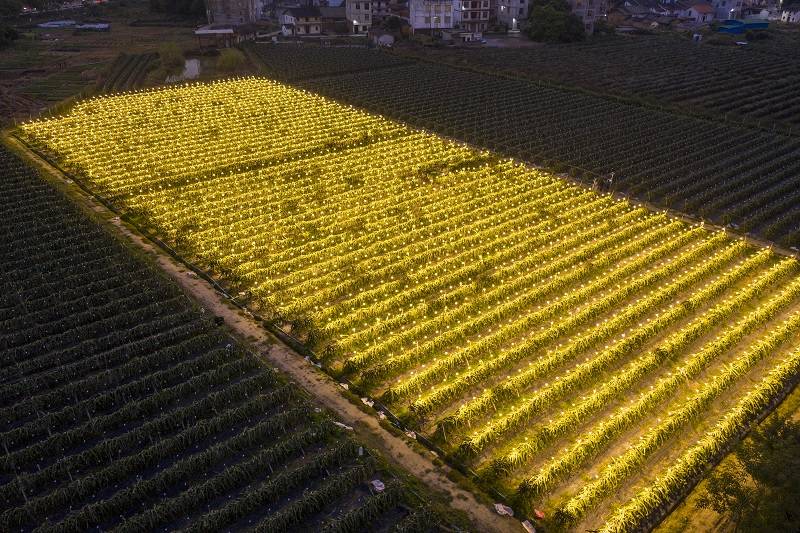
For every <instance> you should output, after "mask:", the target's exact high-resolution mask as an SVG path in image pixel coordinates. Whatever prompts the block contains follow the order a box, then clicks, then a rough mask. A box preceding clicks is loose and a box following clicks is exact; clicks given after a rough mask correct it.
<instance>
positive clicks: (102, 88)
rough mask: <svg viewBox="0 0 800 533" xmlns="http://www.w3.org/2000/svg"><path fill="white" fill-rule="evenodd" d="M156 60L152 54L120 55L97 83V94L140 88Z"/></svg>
mask: <svg viewBox="0 0 800 533" xmlns="http://www.w3.org/2000/svg"><path fill="white" fill-rule="evenodd" d="M156 58H157V56H156V54H154V53H149V54H124V53H123V54H120V55H119V57H118V58H117V59H116V60H115V61H114V63H112V64H111V67H110V68H109V69H108V71H107V72H106V74H105V76H104V77H103V78H101V79H100V80H99V81H98V83H97V87H96V89H97V92H103V93H108V92H120V91H127V90H130V89H135V88H137V87H141V85H142V83H143V82H144V80H145V77H146V76H147V73H148V72H149V71H150V70H152V69H153V68H154V67H155V64H156V63H155V60H156Z"/></svg>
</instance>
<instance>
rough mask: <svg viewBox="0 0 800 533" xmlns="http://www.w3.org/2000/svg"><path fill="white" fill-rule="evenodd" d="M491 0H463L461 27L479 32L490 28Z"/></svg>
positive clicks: (464, 29) (468, 30)
mask: <svg viewBox="0 0 800 533" xmlns="http://www.w3.org/2000/svg"><path fill="white" fill-rule="evenodd" d="M489 1H490V0H462V1H461V29H462V30H463V31H467V32H472V33H477V32H484V31H486V30H487V29H488V28H489V17H490V15H491V12H492V11H491V7H490V5H489Z"/></svg>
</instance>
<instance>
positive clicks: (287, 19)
mask: <svg viewBox="0 0 800 533" xmlns="http://www.w3.org/2000/svg"><path fill="white" fill-rule="evenodd" d="M280 23H281V32H282V33H283V34H284V35H287V36H288V35H295V36H303V35H319V34H321V33H322V14H321V13H320V11H319V8H318V7H291V8H289V9H284V10H283V11H282V12H281V15H280Z"/></svg>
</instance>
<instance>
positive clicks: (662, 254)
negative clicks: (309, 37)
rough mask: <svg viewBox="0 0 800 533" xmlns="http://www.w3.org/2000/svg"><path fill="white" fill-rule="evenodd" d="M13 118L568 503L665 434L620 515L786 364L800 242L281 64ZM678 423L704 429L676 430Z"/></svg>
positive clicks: (367, 378)
mask: <svg viewBox="0 0 800 533" xmlns="http://www.w3.org/2000/svg"><path fill="white" fill-rule="evenodd" d="M487 120H491V118H488V117H487ZM509 127H513V125H509ZM22 129H23V132H24V133H25V134H26V135H27V136H28V137H29V138H30V139H31V140H32V141H33V142H35V143H38V144H39V145H40V146H41V147H42V148H44V149H46V150H49V151H51V152H53V153H55V154H56V155H57V157H58V158H59V160H60V161H61V163H62V165H64V166H65V167H66V168H68V169H70V170H72V171H74V172H76V173H80V174H81V175H83V176H84V177H85V178H86V180H87V182H88V183H89V185H90V186H92V187H94V188H95V189H96V190H98V191H100V192H101V193H102V194H104V195H106V196H107V197H109V198H111V199H113V200H114V201H115V202H117V203H118V204H119V205H120V206H123V207H124V208H125V209H129V210H131V211H132V212H133V213H134V214H135V215H136V216H138V217H140V218H141V219H143V220H145V221H146V222H147V223H148V224H150V225H152V226H154V227H155V228H157V230H158V231H159V232H160V233H161V234H162V235H163V236H165V237H166V238H167V239H168V240H169V241H171V242H172V243H174V244H176V245H177V246H178V247H179V248H180V249H181V250H182V251H183V252H185V253H187V254H189V255H191V256H192V257H193V258H196V259H198V260H199V261H200V262H201V263H202V264H204V265H207V266H208V267H209V268H210V269H212V270H213V272H214V273H215V274H217V275H218V276H220V277H222V278H224V279H226V280H227V281H229V282H231V283H232V284H233V285H234V286H235V287H236V289H237V290H240V291H243V292H246V293H247V294H248V296H249V298H250V301H251V303H252V304H253V305H254V306H256V307H257V308H258V309H259V310H261V311H262V312H265V313H271V314H272V315H274V316H276V317H279V318H280V319H283V320H285V321H287V322H291V323H294V324H295V325H296V326H297V327H298V328H300V329H301V331H302V332H304V333H307V334H310V338H312V339H313V340H314V341H315V342H316V343H317V348H318V350H319V351H320V353H325V354H326V355H327V357H328V358H329V361H331V362H333V363H336V364H338V365H340V366H341V368H342V369H343V371H345V372H347V373H349V374H350V375H351V376H354V378H355V379H358V380H361V382H362V383H363V385H364V386H365V387H367V388H369V389H370V390H372V391H373V392H375V393H383V394H384V398H385V399H386V400H387V401H389V402H391V403H393V405H395V406H396V407H397V408H400V409H407V410H409V412H411V413H413V414H415V415H416V416H418V417H419V419H420V420H424V421H427V422H430V426H428V427H432V428H433V429H434V431H435V435H436V437H437V438H439V439H441V441H442V442H443V444H445V445H446V446H450V447H452V448H455V449H457V450H459V451H460V452H461V453H462V454H463V457H465V458H466V459H467V460H470V461H472V462H473V463H474V464H475V465H476V466H477V467H478V468H482V469H484V471H485V472H487V473H489V474H491V475H493V476H495V477H496V478H498V479H500V480H501V482H503V480H505V479H508V480H513V481H509V482H513V484H514V485H515V487H517V488H518V491H519V493H520V494H522V495H530V499H529V500H528V501H530V502H534V501H541V500H542V499H546V498H548V497H550V496H552V495H557V496H558V497H559V499H560V501H563V502H565V503H564V504H563V505H562V506H561V507H560V508H559V510H558V511H559V513H560V514H559V516H561V517H562V518H563V519H564V520H572V521H579V520H581V519H582V518H583V517H584V516H585V515H586V514H587V512H588V511H589V510H591V509H594V508H596V506H598V504H599V503H600V502H602V501H603V499H604V498H606V497H608V496H609V495H613V494H615V492H616V491H617V490H618V488H619V487H620V485H621V484H622V483H624V482H627V481H628V480H631V479H634V480H635V479H637V478H636V475H637V472H639V471H640V469H641V467H642V465H643V464H644V463H645V461H647V460H649V458H652V457H653V456H654V455H655V453H656V451H658V450H660V449H662V447H663V446H664V444H665V443H670V444H669V445H670V446H671V447H672V448H670V449H673V450H675V451H674V453H673V455H669V457H671V458H672V459H679V460H676V461H673V463H674V465H673V466H671V468H669V469H668V470H666V469H667V467H668V466H669V465H664V469H665V472H667V473H668V475H669V477H666V478H665V477H659V479H658V483H659V484H660V485H659V487H661V489H663V490H661V492H658V493H656V492H654V491H652V490H649V491H642V492H641V494H640V495H639V496H637V497H635V498H633V499H631V500H630V501H629V502H628V503H627V506H625V507H622V508H620V511H619V512H618V513H617V514H616V515H614V517H613V519H612V520H611V521H609V523H608V524H609V525H608V527H609V528H610V529H625V528H627V527H630V525H631V524H632V523H634V522H635V520H638V519H640V518H641V517H642V516H643V513H647V512H650V511H651V510H652V509H654V508H656V507H657V506H658V505H661V504H663V498H665V497H667V496H665V495H668V494H669V490H671V489H670V487H674V485H675V484H676V483H685V482H686V481H687V480H688V479H690V477H691V476H692V475H693V473H694V472H696V469H697V464H698V461H702V460H704V459H708V458H709V457H711V456H712V455H713V453H714V450H715V449H716V448H715V445H716V446H717V448H718V447H720V446H722V445H723V444H724V443H725V442H727V440H725V439H728V440H729V439H732V438H735V435H736V430H737V428H741V427H742V426H744V425H746V424H748V423H749V422H750V421H751V420H752V419H753V417H754V416H755V415H754V413H755V412H756V411H757V409H758V407H759V406H765V405H766V403H765V402H767V401H768V400H769V398H770V397H771V395H772V394H775V391H776V390H777V387H779V385H780V384H781V383H784V381H785V380H787V379H789V377H791V376H792V375H793V374H792V372H794V371H795V370H797V369H798V368H799V367H800V354H798V353H797V352H796V351H792V349H793V348H794V347H795V346H797V344H798V337H797V334H798V331H800V314H798V313H797V306H798V299H800V281H798V278H797V272H798V268H797V262H796V261H794V260H791V259H781V258H779V257H777V256H775V255H773V254H772V253H770V252H769V251H766V250H760V249H756V248H754V247H752V246H749V245H747V244H745V243H744V242H743V241H742V240H740V239H738V238H734V237H731V236H729V235H727V234H725V233H724V232H720V231H711V230H709V229H707V228H704V227H700V226H692V225H689V224H686V223H683V222H680V221H677V220H674V219H671V218H669V217H667V216H666V215H664V214H654V213H651V212H649V211H648V210H646V209H644V208H641V207H637V206H635V205H632V204H630V203H628V202H624V201H619V200H616V199H614V198H612V197H611V196H609V195H598V194H596V193H594V192H591V191H587V190H585V189H583V188H580V187H577V186H574V185H571V184H569V183H567V182H566V181H564V180H562V179H560V178H557V177H554V176H551V175H548V174H546V173H544V172H541V171H538V170H535V169H532V168H529V167H526V166H524V165H521V164H519V163H516V162H513V161H509V160H506V159H502V158H500V157H498V156H495V155H493V154H491V153H488V152H484V151H478V150H475V149H473V148H469V147H466V146H463V145H459V144H456V143H454V142H451V141H448V140H446V139H442V138H439V137H436V136H433V135H430V134H427V133H424V132H420V131H416V130H413V129H410V128H408V127H406V126H404V125H401V124H399V123H396V122H392V121H389V120H386V119H384V118H382V117H379V116H375V115H370V114H367V113H364V112H362V111H358V110H356V109H353V108H350V107H347V106H343V105H340V104H337V103H334V102H331V101H329V100H327V99H325V98H322V97H319V96H316V95H313V94H309V93H307V92H304V91H300V90H297V89H293V88H290V87H287V86H284V85H281V84H279V83H275V82H272V81H269V80H263V79H239V80H232V81H227V82H220V83H214V84H209V85H191V86H184V87H177V88H171V89H165V90H158V91H151V92H142V93H133V94H126V95H122V96H115V97H107V98H99V99H93V100H89V101H87V102H84V103H81V104H78V105H77V106H76V107H75V108H74V109H73V110H72V111H71V112H70V113H69V114H68V115H66V116H64V117H61V118H57V119H53V120H47V121H37V122H33V123H30V124H26V125H24V126H23V128H22ZM773 356H775V357H776V359H775V360H776V363H775V365H771V366H770V368H772V370H771V371H770V372H769V373H767V374H766V377H763V379H761V378H762V375H764V374H763V372H762V371H763V366H764V363H761V361H763V360H769V358H770V357H773ZM770 361H771V360H770ZM768 366H769V365H768ZM760 372H762V373H760ZM748 377H753V378H758V379H759V381H757V382H755V381H753V382H751V381H749V380H748ZM782 380H783V381H782ZM753 383H755V384H753ZM736 391H738V392H736ZM743 391H744V392H743ZM765 391H767V392H765ZM723 398H725V399H729V400H732V403H731V404H730V405H731V407H730V409H729V410H728V411H727V413H726V414H725V415H724V416H719V413H717V414H714V415H708V414H707V413H708V412H709V411H708V407H709V406H712V405H717V403H715V402H719V401H720V399H723ZM691 423H695V424H700V427H701V428H704V429H703V431H706V432H707V434H708V435H715V436H717V437H714V438H717V440H713V439H712V440H710V441H709V440H708V439H709V438H710V437H704V439H701V440H700V441H698V442H697V443H696V444H695V443H693V444H691V445H688V444H685V443H682V442H681V441H680V440H677V441H676V440H674V439H678V438H679V436H680V434H681V432H682V431H683V430H685V428H686V427H687V426H688V425H689V424H691ZM635 428H639V429H641V430H642V434H641V435H638V436H636V438H633V437H631V436H630V433H631V431H632V430H633V429H635ZM628 438H631V439H633V440H631V441H630V442H627V443H626V442H624V441H623V442H621V441H620V439H628ZM670 439H673V440H670ZM614 443H617V444H620V443H621V444H622V445H621V446H619V449H621V450H623V451H622V452H619V454H617V456H615V457H613V458H612V459H613V460H612V461H611V462H610V463H608V464H606V465H605V466H604V467H603V468H601V469H599V470H598V473H595V474H594V477H593V480H592V481H591V482H588V483H586V484H585V487H583V488H582V489H581V490H580V491H579V492H575V491H573V492H569V490H568V491H567V492H566V493H564V494H562V493H560V492H559V491H560V490H562V489H563V487H568V485H564V482H566V481H568V480H570V479H577V478H579V477H580V476H581V475H583V474H585V473H586V472H588V471H590V470H591V469H592V468H593V467H594V464H595V463H594V461H596V460H597V458H599V457H603V455H602V454H603V453H605V452H606V451H607V450H608V449H609V448H610V447H611V446H612V445H614ZM548 458H549V459H548ZM679 468H682V469H683V470H680V469H679ZM670 483H672V485H670ZM663 487H666V488H665V489H664V488H663ZM564 496H566V499H565V498H564Z"/></svg>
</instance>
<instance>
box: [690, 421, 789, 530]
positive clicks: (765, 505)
mask: <svg viewBox="0 0 800 533" xmlns="http://www.w3.org/2000/svg"><path fill="white" fill-rule="evenodd" d="M697 506H698V507H699V508H710V509H713V510H714V511H716V512H717V513H719V514H721V515H724V516H725V517H726V518H728V519H729V520H730V521H731V523H733V524H734V527H735V529H736V530H737V531H743V532H753V533H756V532H760V531H797V530H798V529H800V511H798V510H799V509H800V423H799V422H798V421H796V420H791V419H788V420H787V419H777V418H776V419H772V418H771V419H769V422H768V423H765V424H763V425H762V426H760V427H759V428H758V429H756V430H755V431H753V432H752V434H751V436H750V438H748V439H747V440H746V441H744V442H743V443H742V444H741V445H740V446H739V447H738V448H737V449H736V452H735V453H734V455H733V457H732V458H731V459H730V460H728V461H726V462H725V463H723V464H722V465H720V467H719V468H718V469H716V470H715V471H714V472H713V473H712V474H711V476H709V478H708V480H707V481H706V483H705V486H704V489H703V490H702V491H701V493H700V497H699V499H698V500H697Z"/></svg>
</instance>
